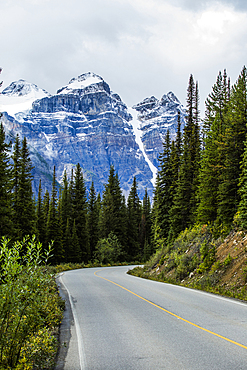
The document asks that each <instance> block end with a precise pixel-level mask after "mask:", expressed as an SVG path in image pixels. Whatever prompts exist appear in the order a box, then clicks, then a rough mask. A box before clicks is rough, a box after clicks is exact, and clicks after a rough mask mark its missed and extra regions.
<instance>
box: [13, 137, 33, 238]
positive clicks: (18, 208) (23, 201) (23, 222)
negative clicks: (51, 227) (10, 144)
mask: <svg viewBox="0 0 247 370" xmlns="http://www.w3.org/2000/svg"><path fill="white" fill-rule="evenodd" d="M13 160H14V194H13V195H14V205H13V211H14V222H15V225H16V229H17V237H18V238H21V239H22V238H23V237H24V236H25V235H32V234H33V233H34V231H35V205H34V200H33V191H32V174H31V171H32V169H33V167H32V163H31V159H30V156H29V150H28V147H27V141H26V138H25V137H24V139H23V141H22V147H21V150H20V145H19V138H18V137H17V138H16V142H15V150H14V155H13Z"/></svg>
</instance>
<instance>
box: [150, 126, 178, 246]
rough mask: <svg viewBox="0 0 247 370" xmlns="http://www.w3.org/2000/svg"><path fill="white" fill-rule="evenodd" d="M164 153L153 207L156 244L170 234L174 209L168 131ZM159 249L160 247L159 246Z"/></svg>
mask: <svg viewBox="0 0 247 370" xmlns="http://www.w3.org/2000/svg"><path fill="white" fill-rule="evenodd" d="M163 148H164V150H163V153H162V154H161V155H160V156H159V163H160V164H159V173H158V176H157V181H156V190H155V197H154V205H153V236H154V243H155V244H157V243H158V244H159V243H160V242H162V243H163V242H164V241H165V240H166V239H167V237H168V234H169V228H170V210H171V207H172V200H173V199H172V185H173V183H174V181H173V173H172V167H171V140H170V134H169V130H167V133H166V137H165V142H164V143H163ZM157 247H158V245H157Z"/></svg>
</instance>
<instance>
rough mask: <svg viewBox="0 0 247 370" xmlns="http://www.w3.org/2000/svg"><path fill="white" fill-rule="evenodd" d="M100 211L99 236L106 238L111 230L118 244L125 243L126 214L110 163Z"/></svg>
mask: <svg viewBox="0 0 247 370" xmlns="http://www.w3.org/2000/svg"><path fill="white" fill-rule="evenodd" d="M101 207H102V208H101V213H100V238H106V239H107V238H108V235H109V234H110V233H111V232H113V234H114V235H116V236H117V238H118V240H119V242H120V244H121V245H122V246H123V247H125V248H126V245H127V242H126V240H127V235H126V233H127V215H126V206H125V201H124V197H123V194H122V191H121V188H120V183H119V178H118V175H117V174H115V169H114V166H113V165H111V167H110V172H109V177H108V182H107V184H106V185H105V189H104V192H103V197H102V204H101Z"/></svg>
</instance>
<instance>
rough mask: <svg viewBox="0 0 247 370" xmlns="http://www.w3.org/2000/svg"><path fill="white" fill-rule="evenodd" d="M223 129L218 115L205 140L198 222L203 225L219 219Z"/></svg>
mask: <svg viewBox="0 0 247 370" xmlns="http://www.w3.org/2000/svg"><path fill="white" fill-rule="evenodd" d="M221 129H222V125H221V120H220V116H219V114H217V115H216V117H215V120H214V122H213V123H212V125H211V127H210V130H209V131H208V133H207V137H206V139H205V148H204V151H203V153H202V160H201V169H200V174H199V187H198V193H197V197H198V202H199V204H198V209H197V221H198V222H202V223H208V222H210V223H213V222H214V221H215V220H216V218H217V212H218V191H219V181H220V176H221V172H222V160H221V155H220V151H219V140H220V138H221V137H222V132H221Z"/></svg>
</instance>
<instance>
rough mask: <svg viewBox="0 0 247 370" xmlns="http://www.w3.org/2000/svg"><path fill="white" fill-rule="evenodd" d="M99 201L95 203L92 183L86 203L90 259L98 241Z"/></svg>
mask: <svg viewBox="0 0 247 370" xmlns="http://www.w3.org/2000/svg"><path fill="white" fill-rule="evenodd" d="M99 204H100V200H99V202H97V198H96V192H95V188H94V183H93V181H92V184H91V187H90V193H89V201H88V232H89V248H90V258H92V257H93V256H94V252H95V249H96V245H97V243H98V240H99V212H100V208H99Z"/></svg>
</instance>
